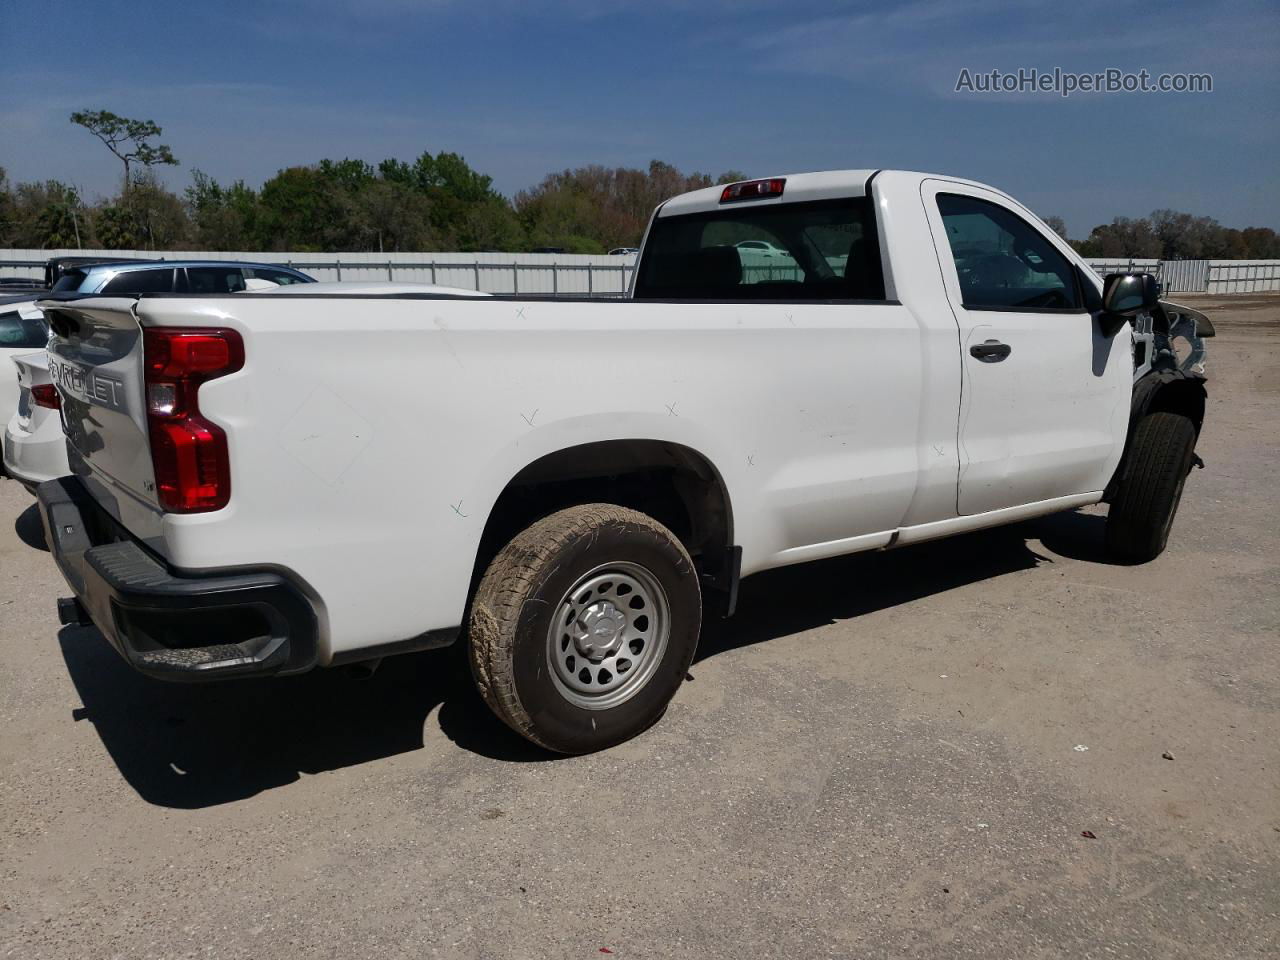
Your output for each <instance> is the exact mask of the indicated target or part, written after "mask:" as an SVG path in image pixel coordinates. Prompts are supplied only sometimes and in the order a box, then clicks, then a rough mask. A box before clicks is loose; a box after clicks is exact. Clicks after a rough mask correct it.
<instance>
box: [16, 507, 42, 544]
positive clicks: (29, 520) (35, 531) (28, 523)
mask: <svg viewBox="0 0 1280 960" xmlns="http://www.w3.org/2000/svg"><path fill="white" fill-rule="evenodd" d="M13 532H14V533H16V534H17V535H18V539H19V540H21V541H22V542H23V543H25V544H26V545H27V546H28V547H31V548H32V549H35V550H43V551H44V552H45V553H48V552H49V546H48V544H46V543H45V542H44V524H43V523H41V521H40V511H39V510H38V509H37V508H36V505H35V504H34V503H33V504H31V506H29V507H27V509H25V510H23V511H22V512H21V513H20V514H18V519H17V520H15V521H13Z"/></svg>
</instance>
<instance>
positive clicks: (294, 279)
mask: <svg viewBox="0 0 1280 960" xmlns="http://www.w3.org/2000/svg"><path fill="white" fill-rule="evenodd" d="M244 272H245V275H246V276H250V277H256V278H258V279H259V280H270V281H271V282H272V283H278V284H280V286H282V287H284V286H288V285H289V284H291V283H307V282H308V281H307V280H304V279H303V278H302V277H300V276H298V275H297V274H296V273H289V272H288V271H287V270H272V269H270V268H269V267H245V270H244Z"/></svg>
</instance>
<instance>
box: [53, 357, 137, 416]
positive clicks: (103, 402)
mask: <svg viewBox="0 0 1280 960" xmlns="http://www.w3.org/2000/svg"><path fill="white" fill-rule="evenodd" d="M49 376H50V378H51V379H52V380H53V382H54V385H55V386H57V387H58V388H59V389H60V390H62V391H64V392H66V393H69V394H71V396H73V397H75V398H76V399H78V400H83V401H85V402H86V403H91V404H94V405H95V406H99V407H107V408H108V409H110V410H124V409H125V408H126V406H127V404H126V401H125V389H124V382H123V381H122V380H118V379H116V378H115V377H109V376H107V375H106V374H104V373H102V372H101V371H99V370H85V369H83V368H82V367H79V366H77V365H76V364H74V363H68V362H67V361H66V360H55V359H54V358H53V357H50V358H49Z"/></svg>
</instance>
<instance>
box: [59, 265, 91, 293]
mask: <svg viewBox="0 0 1280 960" xmlns="http://www.w3.org/2000/svg"><path fill="white" fill-rule="evenodd" d="M87 276H88V274H87V273H85V271H83V270H68V271H67V272H66V273H64V274H63V275H62V276H61V277H59V278H58V282H57V283H56V284H54V287H53V292H54V293H64V292H66V291H67V290H73V291H74V290H79V289H80V284H82V283H84V281H85V278H86V277H87Z"/></svg>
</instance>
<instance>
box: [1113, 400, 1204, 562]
mask: <svg viewBox="0 0 1280 960" xmlns="http://www.w3.org/2000/svg"><path fill="white" fill-rule="evenodd" d="M1195 446H1196V428H1195V424H1193V423H1192V422H1191V420H1190V419H1189V418H1187V417H1184V416H1180V415H1179V414H1176V413H1166V412H1163V411H1162V412H1160V413H1151V414H1148V415H1147V416H1145V417H1143V418H1142V419H1141V420H1139V421H1138V425H1137V427H1136V428H1135V429H1134V432H1133V440H1132V443H1131V446H1130V448H1129V458H1128V461H1127V463H1126V465H1125V471H1124V475H1123V477H1122V478H1121V480H1120V487H1119V490H1118V491H1117V494H1116V497H1115V499H1114V500H1113V501H1112V503H1111V510H1110V512H1109V513H1108V514H1107V552H1108V553H1109V554H1111V556H1112V557H1114V558H1115V559H1117V560H1119V561H1121V562H1122V563H1146V562H1147V561H1148V560H1154V559H1155V558H1156V557H1158V556H1160V554H1161V553H1163V552H1164V548H1165V545H1166V544H1167V543H1168V542H1169V530H1170V529H1171V528H1172V527H1173V518H1174V515H1175V514H1176V513H1177V512H1178V504H1179V503H1180V502H1181V500H1182V489H1183V487H1184V486H1185V485H1186V482H1187V474H1188V473H1190V472H1191V462H1192V458H1193V456H1194V454H1195Z"/></svg>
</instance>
